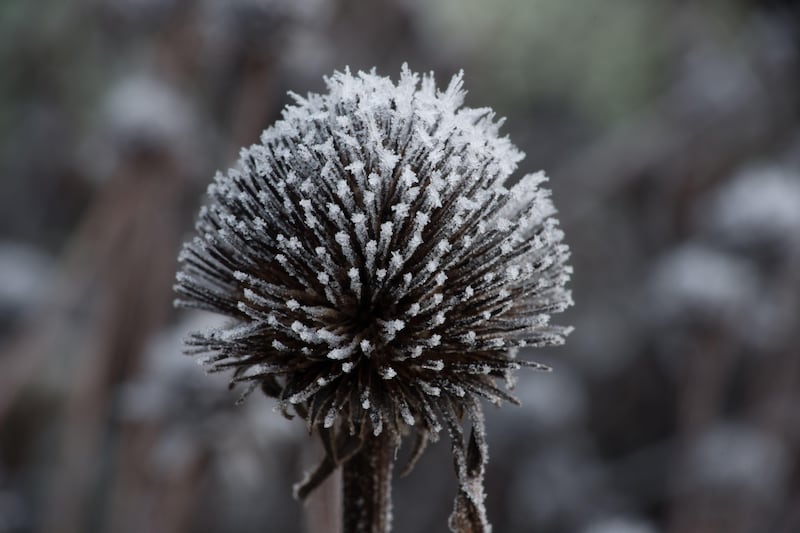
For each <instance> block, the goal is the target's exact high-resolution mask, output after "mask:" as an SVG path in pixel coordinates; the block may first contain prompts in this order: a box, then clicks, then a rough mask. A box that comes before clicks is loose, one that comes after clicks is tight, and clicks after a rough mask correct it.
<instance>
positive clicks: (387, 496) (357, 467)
mask: <svg viewBox="0 0 800 533" xmlns="http://www.w3.org/2000/svg"><path fill="white" fill-rule="evenodd" d="M392 450H393V448H392V444H391V442H390V441H389V439H388V437H387V436H386V433H383V434H381V435H380V436H378V437H371V436H370V437H369V438H368V439H367V441H366V442H365V443H364V447H363V448H362V449H361V451H359V452H358V453H357V454H356V455H354V456H353V457H352V458H351V459H350V460H349V461H347V462H346V463H345V464H344V465H343V467H342V484H343V502H342V504H343V506H342V512H343V515H342V524H343V525H344V531H346V532H347V533H389V531H390V530H391V522H392V495H391V480H392V464H393V462H394V461H393V453H392Z"/></svg>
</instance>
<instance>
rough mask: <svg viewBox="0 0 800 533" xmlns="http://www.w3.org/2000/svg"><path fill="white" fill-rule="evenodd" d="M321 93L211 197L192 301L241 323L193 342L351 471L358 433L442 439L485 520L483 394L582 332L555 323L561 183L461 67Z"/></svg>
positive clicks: (188, 272) (561, 291) (340, 82)
mask: <svg viewBox="0 0 800 533" xmlns="http://www.w3.org/2000/svg"><path fill="white" fill-rule="evenodd" d="M325 81H326V84H327V88H328V92H327V93H326V94H309V95H308V96H306V97H301V96H298V95H295V94H293V95H292V97H293V98H294V100H295V104H294V105H290V106H288V107H286V108H285V109H284V111H283V114H282V118H281V120H279V121H277V122H276V123H275V124H274V125H273V126H272V127H270V128H268V129H267V130H265V131H264V133H263V134H262V136H261V142H260V143H258V144H254V145H253V146H251V147H249V148H245V149H243V150H242V152H241V156H240V158H239V161H238V164H237V165H236V167H235V168H233V169H231V170H229V171H228V173H227V174H225V175H223V174H218V175H217V176H216V178H215V179H214V181H213V183H212V184H211V185H210V186H209V188H208V201H207V204H206V205H205V206H204V207H203V208H202V209H201V211H200V214H199V217H198V220H197V224H196V230H197V235H196V236H195V237H194V239H193V240H192V241H190V242H187V243H186V244H185V245H184V247H183V250H182V252H181V255H180V258H179V260H180V264H181V267H180V271H179V272H178V275H177V284H176V287H175V288H176V291H177V293H178V294H179V299H178V300H177V302H178V304H179V305H181V306H187V307H196V308H201V309H206V310H209V311H212V312H215V313H219V314H222V315H226V316H228V317H230V318H231V321H230V325H229V326H227V327H225V328H222V329H220V330H217V331H205V332H198V333H195V334H193V335H192V336H191V337H190V339H189V340H188V343H189V345H190V346H191V348H192V351H193V352H194V353H204V354H205V359H204V363H205V364H207V365H208V367H209V368H210V369H211V370H214V371H218V370H231V371H232V383H238V382H243V383H245V384H247V385H248V386H247V387H246V389H245V395H246V394H247V393H249V392H250V391H252V390H254V389H255V388H258V387H260V388H261V389H262V390H263V391H264V392H265V393H267V394H268V395H270V396H274V397H276V398H277V399H278V401H279V404H280V406H281V408H282V409H283V411H284V412H285V413H286V414H287V415H289V414H290V412H292V411H293V412H294V413H296V414H298V415H299V416H301V417H302V418H303V419H305V421H306V423H307V424H308V426H309V429H311V430H314V429H316V430H319V431H320V433H321V434H324V435H325V438H327V439H328V443H329V444H330V446H329V447H328V448H327V449H328V453H329V454H332V455H334V456H336V457H337V458H338V459H341V457H342V455H341V454H340V453H339V452H341V451H342V450H337V448H342V449H344V448H346V447H347V446H350V443H351V442H352V441H363V439H366V438H373V436H378V435H381V434H383V435H384V436H386V435H388V436H390V438H391V440H392V442H394V443H395V444H399V442H400V439H401V437H402V436H403V435H405V434H407V433H409V431H414V432H416V433H417V435H418V437H421V440H422V442H425V441H427V440H428V439H434V440H435V439H436V437H437V435H438V434H439V432H440V430H441V429H442V427H446V428H447V429H448V431H449V433H450V434H451V437H452V438H453V443H454V445H453V450H454V453H455V456H456V465H457V471H458V475H459V478H460V480H461V482H462V483H461V487H462V488H461V493H460V495H459V498H460V500H461V501H460V503H459V501H458V500H457V503H456V511H457V512H456V513H454V518H453V521H454V522H458V520H459V516H457V515H458V513H461V515H462V516H461V519H463V520H472V521H478V522H485V516H484V514H483V510H482V509H483V508H482V503H481V502H482V499H483V496H482V489H481V488H480V477H481V476H482V472H483V465H484V463H485V460H486V453H485V444H484V438H483V422H482V415H481V409H480V399H481V398H483V399H488V400H489V401H491V402H495V403H500V402H502V401H504V400H511V401H513V397H511V396H510V395H509V394H508V393H507V392H505V391H504V390H503V387H502V383H500V384H498V380H504V379H509V378H510V377H511V374H512V373H513V371H515V370H517V369H518V368H519V367H521V366H529V367H533V368H539V369H544V367H543V366H541V365H538V364H536V363H532V362H529V361H525V360H522V359H518V358H517V357H516V350H517V349H518V348H520V347H523V346H528V347H532V346H545V345H554V344H560V343H562V342H563V340H564V337H565V335H566V334H567V333H568V328H565V327H561V326H556V325H552V324H550V321H549V319H550V314H551V313H557V312H560V311H562V310H564V309H565V308H566V307H568V306H569V305H571V297H570V293H569V292H568V291H567V290H566V289H565V285H566V283H567V281H568V280H569V277H570V274H571V269H570V267H569V266H568V265H567V263H566V262H567V259H568V256H569V251H568V248H567V246H566V245H565V244H563V242H562V238H563V234H562V232H561V230H560V229H559V227H558V222H557V220H556V219H555V218H554V216H553V215H554V214H555V209H554V208H553V205H552V203H551V201H550V192H549V191H548V190H547V189H545V188H543V187H542V184H543V183H544V182H545V181H546V177H545V176H544V174H543V173H541V172H539V173H535V174H529V175H526V176H524V177H522V178H521V179H519V180H517V181H516V183H514V180H512V179H511V175H512V173H513V172H514V170H515V169H516V167H517V163H518V162H519V161H520V160H521V159H522V158H523V154H522V153H521V152H520V151H519V150H518V149H517V148H516V147H514V145H513V144H511V142H510V141H509V140H508V138H507V137H504V136H500V135H499V134H498V128H499V127H500V125H501V123H502V121H501V120H495V116H494V113H493V112H492V111H491V110H490V109H487V108H479V109H473V108H469V107H464V106H463V105H462V104H463V98H464V91H463V90H462V77H461V75H460V74H459V75H457V76H455V77H454V78H453V79H452V81H451V82H450V84H449V85H448V87H447V88H446V89H445V90H444V91H439V90H437V89H436V86H435V83H434V79H433V76H432V75H428V76H422V77H420V76H419V75H417V74H415V73H412V72H410V71H409V69H408V68H407V67H406V66H404V67H403V70H402V73H401V76H400V80H399V82H398V83H397V84H395V83H393V82H392V81H391V80H390V79H389V78H386V77H381V76H378V75H376V74H375V72H374V71H372V72H370V73H364V72H359V73H358V74H357V75H351V73H350V72H349V71H348V70H345V71H344V72H336V73H335V74H333V76H331V77H330V78H327V79H326V80H325ZM512 183H513V184H512ZM465 415H466V416H468V417H469V419H470V420H471V421H472V424H473V432H472V435H471V436H470V437H469V438H465V437H464V436H463V435H462V433H461V424H460V421H461V420H462V419H463V417H464V416H465ZM350 448H352V446H350ZM476 481H477V483H476ZM468 515H472V518H469V516H468ZM476 516H477V518H475V517H476ZM465 517H466V518H465ZM457 526H458V524H457V523H456V524H454V525H453V527H457Z"/></svg>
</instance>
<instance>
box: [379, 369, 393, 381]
mask: <svg viewBox="0 0 800 533" xmlns="http://www.w3.org/2000/svg"><path fill="white" fill-rule="evenodd" d="M379 373H380V375H381V377H382V378H383V379H392V378H393V377H395V376H396V375H397V371H396V370H395V369H394V368H392V367H390V366H385V367H382V368H381V369H380V370H379Z"/></svg>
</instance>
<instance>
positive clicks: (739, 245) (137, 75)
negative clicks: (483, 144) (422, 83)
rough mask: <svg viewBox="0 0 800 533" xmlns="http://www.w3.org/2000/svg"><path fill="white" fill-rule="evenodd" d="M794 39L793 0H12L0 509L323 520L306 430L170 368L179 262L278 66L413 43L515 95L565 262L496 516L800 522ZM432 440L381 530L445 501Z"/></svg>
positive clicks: (239, 520) (42, 527)
mask: <svg viewBox="0 0 800 533" xmlns="http://www.w3.org/2000/svg"><path fill="white" fill-rule="evenodd" d="M799 54H800V28H799V27H798V11H797V7H795V6H794V4H793V3H792V2H789V1H782V0H761V1H756V0H750V1H746V0H704V1H702V2H679V3H676V2H667V1H665V0H662V1H655V2H648V3H642V2H631V1H627V0H613V1H610V2H605V3H603V8H602V9H600V8H599V7H597V6H596V5H595V4H594V3H590V2H576V3H566V2H556V1H549V0H536V1H534V2H522V1H513V0H503V1H502V2H498V3H496V5H495V4H493V6H492V7H491V8H489V7H485V6H483V5H482V4H481V3H480V2H477V1H472V0H470V1H468V2H454V1H450V0H438V1H433V2H426V1H423V0H380V1H370V2H366V1H363V0H361V1H359V0H331V1H322V0H302V1H294V2H292V1H288V0H286V1H281V0H264V1H259V0H228V1H223V0H195V1H190V0H124V1H123V0H81V1H77V2H69V3H67V2H56V1H54V0H41V1H39V2H35V3H34V2H25V1H23V0H7V1H5V2H2V3H1V4H0V64H1V65H0V66H2V69H3V76H0V176H2V178H0V179H1V180H2V182H0V183H1V184H2V185H1V187H2V189H0V190H1V191H2V193H1V194H0V276H2V278H1V281H2V283H0V286H2V290H0V299H1V301H0V343H1V344H2V349H0V531H8V532H27V531H46V532H50V531H58V532H62V531H63V532H84V531H85V532H92V531H115V532H117V531H119V532H125V531H137V532H138V531H165V532H170V533H172V532H180V531H196V532H203V531H209V532H210V531H231V532H233V531H241V532H247V531H260V530H261V529H262V527H263V526H262V525H263V524H264V523H271V524H274V530H275V531H282V532H287V533H291V532H293V531H326V529H325V523H326V520H327V517H328V516H329V513H331V512H333V513H335V512H336V509H331V508H329V507H328V506H327V505H328V504H326V503H325V498H320V500H319V501H317V502H311V505H312V506H314V507H313V512H312V513H310V518H309V519H306V518H303V517H302V516H301V512H300V509H299V508H298V507H297V506H296V504H295V503H294V502H292V501H291V499H290V495H288V494H287V493H286V491H285V490H283V487H286V486H287V484H290V483H291V482H292V481H293V480H294V479H296V477H297V475H298V473H299V472H302V471H303V470H304V469H305V468H308V467H310V466H311V465H312V464H313V463H314V462H315V461H316V460H317V459H318V458H319V454H320V453H321V451H320V450H316V449H305V448H303V447H302V446H298V445H297V442H298V439H297V437H298V436H297V435H295V434H294V433H292V432H291V431H289V432H287V431H286V425H283V424H278V425H273V424H272V420H273V418H271V417H272V416H273V415H275V413H272V412H271V407H270V406H269V405H268V403H266V402H263V403H262V402H250V403H248V404H246V405H245V406H242V407H234V406H233V401H234V400H235V396H234V395H228V394H225V393H224V392H220V391H219V390H218V387H215V386H214V385H215V384H213V383H207V382H208V381H209V380H208V379H207V378H205V377H204V376H198V378H199V379H198V380H197V382H195V381H194V380H193V379H191V378H189V379H187V376H188V375H190V374H192V372H185V371H183V369H178V368H176V365H181V364H190V361H188V360H186V361H184V360H181V359H180V358H177V360H176V356H175V355H174V354H175V352H176V350H177V340H175V339H176V336H177V335H178V334H177V333H176V332H178V331H185V329H186V326H185V325H184V324H181V323H179V322H178V320H179V317H177V316H176V315H175V314H174V313H173V311H172V310H171V307H170V303H171V302H170V300H171V296H170V290H169V288H170V285H171V283H172V281H171V277H172V273H173V272H174V268H175V263H174V257H175V254H176V252H177V250H178V247H179V243H180V242H181V241H182V240H183V238H184V237H185V235H186V234H187V232H188V231H189V229H190V226H191V221H192V214H193V212H194V211H195V209H196V207H197V205H196V204H195V202H196V199H198V198H200V194H201V191H202V186H203V183H204V182H205V180H206V179H207V176H208V175H209V172H210V170H211V169H216V168H227V167H228V166H229V165H230V163H231V161H233V160H234V159H235V158H236V156H237V152H238V147H239V146H242V145H249V144H251V143H252V142H254V141H255V140H256V139H257V136H258V135H259V133H260V132H261V130H262V129H263V128H264V126H265V125H267V124H269V123H271V122H273V121H274V119H275V118H276V116H277V114H278V112H279V110H280V109H281V107H282V106H283V105H284V104H285V103H286V102H287V100H286V97H285V91H286V89H288V88H292V89H293V90H295V91H297V92H299V93H305V92H306V91H307V90H314V91H319V90H320V89H321V87H322V86H321V82H320V81H319V80H320V79H321V76H322V75H323V74H326V73H328V72H331V71H332V70H335V69H341V68H343V67H344V66H345V65H348V64H349V65H350V67H351V68H353V69H354V70H355V69H358V68H367V67H371V66H373V65H376V66H378V68H379V69H380V70H381V71H384V72H397V71H398V70H399V67H400V65H401V64H402V62H404V61H408V62H409V64H410V66H411V68H412V69H414V70H417V71H427V70H430V69H433V70H436V72H437V73H438V74H440V76H441V77H443V78H446V77H448V76H449V74H452V73H454V72H455V70H456V69H457V68H459V67H463V68H464V70H465V74H466V77H467V78H468V79H469V80H470V87H471V89H472V90H473V93H474V94H469V95H468V96H467V102H466V103H467V105H474V104H475V103H485V102H492V103H493V105H494V104H496V105H495V107H496V109H498V111H499V112H500V113H501V114H504V115H506V116H507V117H508V120H507V123H506V126H505V128H507V131H509V134H510V136H511V137H512V138H513V139H514V140H515V143H516V144H518V145H520V148H521V149H522V150H524V151H525V152H526V153H527V154H528V158H527V164H529V165H531V166H533V167H537V168H539V167H540V168H547V169H548V170H549V172H548V173H549V174H550V176H551V178H552V181H551V185H552V187H553V190H554V197H555V200H554V201H555V203H556V204H557V205H558V206H559V209H560V212H561V216H560V220H561V222H562V225H563V226H564V230H565V233H566V234H567V235H568V242H569V244H570V247H571V249H572V250H573V260H572V262H573V264H574V266H575V269H576V272H578V273H579V275H578V276H577V277H576V278H575V280H574V284H573V291H574V293H575V299H576V300H579V301H580V302H581V307H580V308H579V309H575V310H573V311H572V312H570V313H569V314H568V316H565V318H564V321H565V322H566V323H571V324H573V325H575V326H576V333H575V334H574V335H573V337H572V338H571V339H570V345H569V347H568V348H564V349H559V350H553V351H552V352H551V353H550V354H549V355H544V356H541V357H537V358H538V359H543V362H545V363H548V364H549V365H551V366H553V367H554V369H555V372H554V373H553V374H551V375H549V376H547V377H546V379H543V378H542V377H541V376H528V377H525V378H523V379H521V380H520V382H519V383H518V385H517V389H516V392H517V394H518V395H519V396H520V397H522V398H523V400H524V405H523V407H522V408H521V410H520V411H519V412H516V413H509V412H508V411H509V409H504V410H503V411H501V412H499V413H492V414H491V415H490V416H489V417H488V421H487V425H488V435H489V445H490V447H491V448H492V450H493V456H492V461H491V463H490V467H489V469H488V470H487V473H486V483H487V494H488V498H487V502H486V503H487V507H488V513H489V515H490V516H492V517H493V522H494V526H495V529H496V530H497V531H530V530H542V531H548V532H555V533H559V532H584V531H588V532H593V533H596V532H597V531H601V532H602V531H615V532H617V533H619V532H620V531H632V532H634V531H641V532H669V533H685V532H688V533H692V532H705V531H725V532H732V533H739V532H742V533H745V532H753V533H761V532H764V531H775V532H778V533H783V532H785V533H790V532H794V531H797V530H800V511H798V506H797V501H798V498H800V476H798V460H797V457H798V450H799V449H800V434H799V431H798V428H800V423H798V422H800V421H798V415H797V414H796V413H797V409H796V405H798V401H799V400H800V398H798V395H800V387H799V386H798V381H799V380H800V354H799V353H798V350H797V346H798V345H800V342H799V341H800V339H799V338H798V329H797V323H798V319H800V296H798V295H800V278H798V272H800V268H798V243H797V235H800V232H798V231H797V230H798V228H797V224H798V213H800V206H798V199H797V190H798V188H799V187H800V185H798V184H799V183H800V127H799V126H798V103H799V102H798V99H799V96H798V95H800V79H798V72H800V68H798V66H800V65H799V63H798V60H799V59H800V57H799ZM487 95H490V96H488V97H487ZM183 319H187V320H200V321H204V320H208V318H207V317H200V316H198V317H181V318H180V320H183ZM170 339H172V340H170ZM170 343H173V344H172V346H174V347H170V346H171V344H170ZM179 375H180V376H181V377H180V378H178V377H177V376H179ZM234 409H237V410H239V411H242V410H244V411H245V413H244V416H242V413H241V412H240V413H237V415H236V416H232V417H231V416H227V415H224V414H223V413H226V412H227V411H228V410H234ZM523 420H524V422H523ZM223 421H227V422H223ZM234 421H238V422H234ZM301 440H302V439H301ZM445 448H446V445H442V444H438V445H434V446H433V447H432V448H431V449H430V450H429V453H428V454H426V455H425V456H424V457H422V459H421V460H420V464H419V466H418V468H417V469H416V470H415V472H414V473H412V475H411V476H409V477H408V478H406V479H404V480H400V482H399V483H398V484H397V487H396V490H395V530H397V531H401V532H402V531H437V530H440V529H441V524H443V523H445V522H446V519H447V515H448V514H449V512H450V509H451V501H450V498H449V495H451V494H452V493H453V492H454V490H455V487H456V480H455V476H454V475H453V474H452V471H451V462H450V458H449V457H448V454H449V451H448V450H447V449H445ZM512 458H513V461H512ZM421 486H424V487H425V488H426V491H425V495H426V497H425V498H424V499H421V498H419V487H421ZM325 490H328V489H326V488H324V487H323V491H325Z"/></svg>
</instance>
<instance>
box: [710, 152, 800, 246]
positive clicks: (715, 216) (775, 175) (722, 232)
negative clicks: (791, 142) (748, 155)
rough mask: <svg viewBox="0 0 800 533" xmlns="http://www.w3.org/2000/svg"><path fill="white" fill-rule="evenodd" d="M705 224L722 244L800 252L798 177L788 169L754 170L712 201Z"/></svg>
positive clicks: (742, 172)
mask: <svg viewBox="0 0 800 533" xmlns="http://www.w3.org/2000/svg"><path fill="white" fill-rule="evenodd" d="M710 207H711V208H710V209H709V210H708V211H709V212H708V215H707V216H708V219H709V220H708V222H707V224H708V225H709V226H710V229H711V230H712V232H713V233H714V234H716V235H718V236H720V237H721V238H722V239H723V240H724V241H726V242H730V243H732V244H735V245H739V246H743V247H753V246H764V245H772V246H775V247H777V248H778V249H779V250H781V251H782V252H783V253H791V252H795V253H796V251H797V250H800V173H798V172H797V170H796V169H793V168H791V167H782V166H778V165H774V166H753V167H750V168H746V169H744V170H743V171H741V172H740V173H739V174H738V175H737V176H735V177H734V178H733V179H732V180H731V181H730V183H727V184H725V186H724V187H723V188H722V189H721V190H720V191H719V192H718V193H717V194H716V195H715V196H714V197H713V198H712V202H711V206H710Z"/></svg>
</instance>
